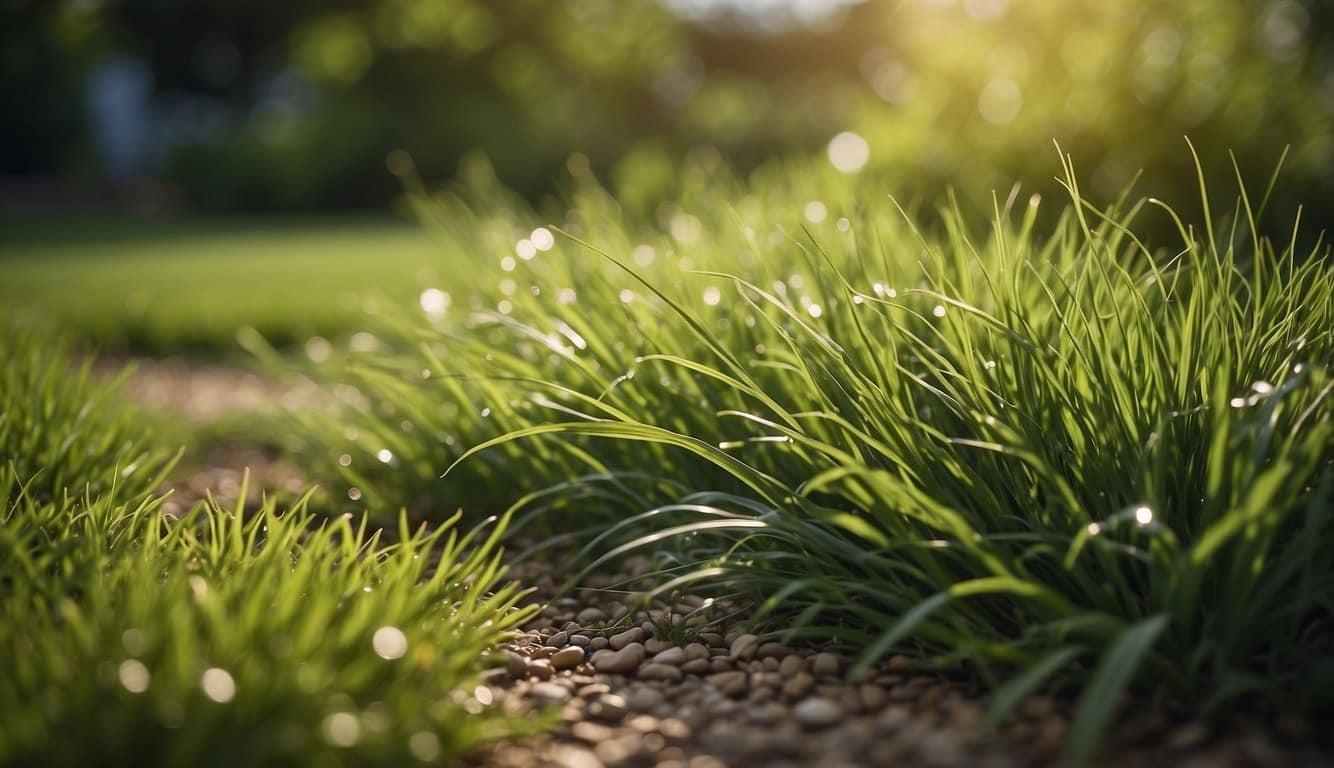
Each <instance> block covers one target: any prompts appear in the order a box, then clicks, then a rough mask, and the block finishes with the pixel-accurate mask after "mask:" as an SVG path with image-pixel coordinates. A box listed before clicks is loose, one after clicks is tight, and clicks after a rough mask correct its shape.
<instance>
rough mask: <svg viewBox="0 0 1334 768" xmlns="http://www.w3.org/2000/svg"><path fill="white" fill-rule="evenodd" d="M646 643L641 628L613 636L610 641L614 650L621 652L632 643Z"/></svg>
mask: <svg viewBox="0 0 1334 768" xmlns="http://www.w3.org/2000/svg"><path fill="white" fill-rule="evenodd" d="M643 641H644V630H642V629H640V628H639V627H631V628H630V629H627V630H625V631H624V632H618V633H617V634H614V635H612V636H611V638H610V640H609V641H608V642H609V644H610V645H611V647H612V648H613V649H614V650H617V651H619V650H621V649H622V648H624V647H625V646H627V645H629V644H630V643H642V642H643Z"/></svg>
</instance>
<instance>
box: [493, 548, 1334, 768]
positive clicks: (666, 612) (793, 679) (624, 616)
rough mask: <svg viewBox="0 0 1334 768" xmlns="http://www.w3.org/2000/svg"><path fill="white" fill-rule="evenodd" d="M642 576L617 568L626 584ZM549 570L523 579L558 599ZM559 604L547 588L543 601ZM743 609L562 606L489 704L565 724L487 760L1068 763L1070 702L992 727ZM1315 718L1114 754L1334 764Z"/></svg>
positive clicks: (701, 764) (1152, 735)
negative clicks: (776, 637)
mask: <svg viewBox="0 0 1334 768" xmlns="http://www.w3.org/2000/svg"><path fill="white" fill-rule="evenodd" d="M643 567H644V566H643V564H642V563H640V564H637V567H634V568H632V569H631V572H630V573H627V574H620V575H616V576H610V577H604V578H603V579H601V580H599V583H600V584H603V585H610V584H616V583H623V582H624V581H625V579H626V578H627V577H629V576H630V575H632V574H633V573H635V572H642V570H643ZM544 571H549V567H548V566H545V565H543V566H534V565H528V564H521V565H520V566H519V567H518V568H517V569H516V571H515V575H516V577H518V578H519V579H520V580H521V581H523V582H525V583H528V584H534V585H536V586H537V589H538V595H539V596H541V595H542V593H543V592H547V593H548V594H550V592H551V590H553V588H554V584H555V582H554V580H553V578H552V575H551V574H550V573H549V572H544ZM539 600H542V601H543V602H546V598H541V597H539ZM733 611H734V608H733V607H732V606H728V605H725V604H713V603H710V602H709V601H708V600H706V599H704V598H702V597H700V596H698V595H685V596H682V597H680V598H679V599H677V600H676V602H674V603H673V604H671V605H668V604H666V603H664V602H662V601H655V602H653V603H650V604H648V605H647V606H645V605H644V604H643V603H642V602H641V601H640V600H638V599H636V598H634V597H628V596H626V595H624V594H623V593H617V592H613V591H611V590H592V589H589V590H583V591H581V592H580V593H578V594H577V595H576V596H571V597H563V598H556V599H554V600H550V601H549V602H546V604H545V607H544V608H543V609H542V612H541V614H540V616H539V617H538V618H537V619H536V620H534V621H533V622H531V623H530V624H529V625H528V626H527V627H526V628H525V631H524V632H523V634H521V635H519V636H518V637H516V638H515V639H514V641H513V642H511V643H509V644H508V645H507V646H506V647H505V648H504V649H503V651H502V653H503V654H504V665H503V668H501V669H498V670H497V671H496V673H495V674H494V675H493V677H492V678H491V679H490V680H488V683H487V685H485V686H483V687H482V688H479V690H478V691H477V693H476V695H477V696H478V698H479V699H486V700H489V701H496V702H499V703H500V704H501V705H502V706H505V707H508V708H510V709H513V710H518V711H531V712H538V711H544V710H545V711H552V710H554V711H556V712H557V713H558V717H559V725H558V726H557V728H556V729H555V730H554V731H553V732H552V733H550V734H547V735H544V736H541V737H538V738H534V739H529V740H526V741H521V742H513V743H502V744H499V745H495V746H493V747H490V748H488V749H487V750H485V751H483V752H482V753H480V754H478V755H477V756H476V757H475V759H474V761H473V764H474V765H479V766H483V765H484V766H497V767H498V768H530V767H531V766H561V767H564V768H599V767H600V766H609V767H614V766H654V767H655V768H716V767H718V766H819V767H820V768H843V767H844V766H847V767H849V768H850V767H852V766H887V767H888V766H940V767H944V766H994V767H996V768H1001V767H1003V766H1052V765H1061V764H1062V760H1061V749H1062V746H1063V744H1064V740H1065V738H1066V735H1067V733H1068V729H1069V724H1070V723H1069V717H1068V716H1069V714H1070V709H1071V707H1070V705H1069V704H1068V703H1066V702H1062V701H1058V700H1055V699H1052V698H1049V697H1045V696H1035V697H1032V698H1030V699H1029V700H1027V701H1025V702H1024V703H1023V704H1021V705H1020V707H1019V708H1018V711H1017V713H1016V714H1015V715H1014V716H1013V717H1011V718H1010V720H1009V721H1008V722H1007V723H1005V724H1004V725H1003V726H1002V727H1000V728H998V729H991V728H989V727H988V726H987V724H986V722H985V712H986V700H985V697H984V696H983V692H982V691H981V690H980V689H979V688H978V687H977V686H975V685H971V684H968V683H966V682H960V681H957V680H950V679H948V678H945V677H941V676H939V675H935V674H931V673H929V672H918V671H915V670H914V668H913V664H912V663H911V661H910V660H909V659H907V658H906V657H903V656H893V657H891V658H889V659H888V660H887V661H886V662H884V663H883V664H880V665H878V666H877V667H875V668H873V669H871V670H870V671H869V672H867V673H864V674H862V675H861V676H857V677H855V678H854V676H852V675H851V674H850V670H849V666H850V659H848V658H847V657H845V656H843V655H841V654H839V653H835V652H830V651H820V650H817V649H811V648H789V647H786V646H784V645H781V644H779V643H776V642H772V641H769V640H766V639H765V638H759V637H756V636H755V635H751V634H746V633H744V632H742V631H740V630H738V629H735V628H732V627H729V626H728V625H726V624H721V625H720V624H719V623H717V622H715V621H714V620H715V619H717V618H718V617H725V616H729V615H730V614H731V613H732V612H733ZM1311 744H1312V735H1311V734H1310V733H1307V732H1306V731H1305V730H1304V729H1303V728H1302V727H1301V726H1300V725H1296V724H1292V723H1281V724H1279V726H1278V727H1271V728H1261V727H1259V726H1258V725H1256V724H1254V723H1247V722H1240V723H1233V724H1215V725H1214V726H1212V727H1211V726H1208V725H1205V724H1201V723H1186V724H1176V725H1169V724H1168V723H1166V722H1165V721H1163V720H1161V719H1154V718H1148V717H1138V718H1135V717H1132V718H1129V719H1128V721H1127V722H1126V723H1125V724H1124V725H1123V727H1122V728H1121V729H1120V730H1119V731H1118V732H1117V733H1116V734H1115V735H1114V736H1113V738H1112V746H1111V747H1110V748H1109V749H1108V750H1107V754H1108V756H1107V757H1106V758H1104V760H1103V761H1102V763H1101V764H1102V765H1108V766H1112V765H1148V766H1161V765H1185V766H1191V767H1192V768H1204V767H1205V766H1224V767H1232V766H1237V767H1240V766H1323V765H1331V759H1330V755H1329V753H1328V752H1324V753H1321V752H1319V751H1317V750H1316V749H1315V748H1314V747H1312V746H1311Z"/></svg>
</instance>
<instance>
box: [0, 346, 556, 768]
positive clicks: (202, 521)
mask: <svg viewBox="0 0 1334 768" xmlns="http://www.w3.org/2000/svg"><path fill="white" fill-rule="evenodd" d="M0 340H3V351H4V353H5V355H4V359H5V364H4V366H3V374H2V375H3V376H4V387H3V390H2V392H3V394H2V395H0V397H3V400H2V401H0V425H2V426H3V429H0V437H3V441H2V442H0V445H2V446H3V448H4V451H5V458H6V463H5V465H3V466H0V615H3V616H5V617H6V620H5V621H4V622H3V623H0V712H4V713H5V716H4V717H3V718H0V764H4V765H52V766H83V765H125V766H129V765H144V764H148V765H219V766H223V765H228V766H230V765H292V764H297V763H299V764H312V765H316V764H326V763H327V764H332V765H343V764H376V765H379V764H413V763H435V762H441V761H444V762H448V761H450V760H452V759H457V758H459V757H461V756H463V755H465V754H466V753H467V752H468V751H469V750H470V749H472V748H473V747H475V746H476V745H478V744H481V743H483V742H485V741H488V740H492V739H496V738H499V737H501V736H506V735H514V734H521V733H528V732H532V731H533V730H534V729H536V728H540V727H542V726H543V725H544V724H545V722H546V720H545V719H544V718H540V717H539V718H531V717H521V716H519V715H517V714H514V713H508V712H502V711H500V710H499V708H498V707H495V706H490V705H491V701H490V697H489V696H487V695H485V694H479V695H474V690H480V689H477V688H475V686H477V685H478V684H479V683H480V681H481V676H482V674H483V672H484V671H485V670H486V668H487V667H488V666H490V665H491V663H492V660H493V657H492V656H491V655H490V654H491V651H492V650H493V649H494V648H495V646H496V644H497V643H498V641H499V640H500V639H501V638H502V637H503V636H505V634H506V633H507V632H508V631H510V630H512V629H513V628H515V627H517V626H518V625H519V624H520V623H521V622H523V621H524V620H526V619H527V618H528V617H530V616H531V615H532V611H533V610H534V609H533V608H519V607H517V604H518V600H519V599H520V597H521V596H522V592H521V591H520V589H519V587H518V586H517V585H514V584H512V583H507V582H505V581H504V580H503V579H504V575H505V568H504V567H503V566H502V564H501V562H500V553H499V550H498V548H497V547H498V543H499V540H500V537H501V535H502V533H503V531H504V528H505V524H504V523H503V522H502V523H500V524H495V521H492V524H491V525H490V526H485V527H484V526H478V527H475V528H471V529H467V530H465V529H463V528H461V527H460V526H459V525H458V524H457V523H458V518H457V517H455V518H452V519H449V520H445V521H443V522H441V523H440V524H438V525H435V526H433V527H431V528H430V529H429V530H428V529H427V528H425V527H423V528H421V529H418V530H413V529H411V528H410V527H409V525H408V523H407V521H406V519H405V518H404V519H400V521H399V525H398V528H397V529H396V531H395V532H394V533H392V534H391V535H386V534H384V533H382V532H372V531H371V530H370V529H369V528H368V525H367V523H366V521H365V520H364V519H362V520H357V519H354V518H352V517H351V516H343V517H339V518H335V519H326V518H324V517H321V516H318V515H316V514H314V513H313V512H311V511H310V510H308V509H307V506H306V501H307V500H306V498H302V499H301V500H299V501H297V502H296V503H294V504H293V505H292V506H291V507H290V508H289V509H285V510H280V509H279V508H278V507H277V505H276V504H275V503H274V502H273V501H272V500H267V501H265V502H264V503H263V504H262V505H261V506H260V508H259V509H251V510H246V509H243V508H241V507H239V506H238V507H237V508H235V509H224V508H223V507H221V506H220V505H219V504H217V503H214V502H212V501H209V502H206V503H202V504H200V505H198V506H197V507H195V508H194V509H193V510H191V511H190V512H189V513H187V514H186V515H185V516H183V517H181V518H180V519H175V518H172V517H170V516H167V515H164V514H163V513H162V511H161V508H162V502H163V500H164V497H162V496H159V495H157V494H156V492H155V489H156V486H157V483H156V481H153V482H143V481H142V480H141V474H140V472H139V471H135V472H127V471H126V468H127V466H129V464H130V463H136V462H137V463H139V464H140V466H143V465H144V462H145V461H146V460H145V459H144V458H142V457H145V456H155V455H156V454H155V452H154V451H153V450H152V449H151V448H145V447H144V444H145V443H144V442H143V436H142V435H140V434H137V433H135V431H134V421H133V420H132V418H131V416H130V414H129V413H128V412H126V411H125V410H124V409H123V407H121V406H120V405H119V404H118V403H117V402H116V401H115V399H114V392H113V385H112V384H109V383H101V384H94V383H92V382H90V381H89V380H88V378H87V376H86V372H79V373H76V374H73V375H71V374H70V368H69V366H70V361H69V360H68V359H67V358H66V357H65V356H64V355H63V354H62V352H61V350H62V346H61V345H60V344H55V343H52V342H51V341H50V339H47V338H46V337H44V336H37V335H32V334H29V333H26V332H24V331H22V330H21V329H13V328H11V329H9V330H7V331H6V333H5V334H3V335H0ZM127 462H128V463H127ZM245 496H246V494H245V492H244V489H242V491H241V493H240V497H241V498H244V497H245Z"/></svg>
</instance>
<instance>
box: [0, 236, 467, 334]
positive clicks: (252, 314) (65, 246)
mask: <svg viewBox="0 0 1334 768" xmlns="http://www.w3.org/2000/svg"><path fill="white" fill-rule="evenodd" d="M0 230H3V232H4V234H3V235H0V306H3V307H4V308H5V309H6V311H7V312H21V313H24V314H29V315H36V316H40V317H42V318H44V319H45V320H47V321H48V322H50V323H53V324H58V325H60V326H62V327H64V328H65V329H67V330H68V331H70V332H71V333H73V334H75V335H77V336H78V337H80V339H81V340H90V341H93V342H96V343H98V344H100V345H101V346H104V347H117V348H123V349H130V350H134V351H147V352H153V353H180V352H195V353H205V354H217V353H218V352H219V351H227V350H235V336H236V332H237V330H238V329H240V328H242V327H247V326H249V327H254V328H257V329H258V330H259V331H260V332H262V333H264V334H265V335H266V337H268V338H271V339H273V340H274V341H276V342H278V343H280V344H287V343H291V342H295V341H305V340H307V339H308V338H309V337H311V336H345V335H347V334H348V333H350V332H352V331H355V330H356V327H357V324H358V323H359V320H360V316H361V313H362V311H363V309H364V303H365V301H366V300H367V299H368V298H369V297H374V296H377V295H381V294H382V295H386V296H389V297H391V298H393V299H397V300H411V299H412V298H414V297H415V296H416V295H417V291H418V290H419V289H418V287H417V286H418V285H419V284H420V283H422V282H430V281H432V280H434V279H436V276H437V275H438V274H439V273H440V272H442V271H444V270H445V269H447V268H448V267H449V264H448V263H447V261H446V260H445V259H444V258H443V257H442V254H441V250H440V247H439V241H437V240H435V239H434V238H433V237H432V236H431V235H430V234H428V233H427V232H425V231H423V230H422V229H421V228H420V227H416V226H413V225H410V224H407V223H403V222H394V221H392V220H388V219H370V218H364V217H363V218H357V217H352V218H350V219H327V218H309V219H301V218H292V219H277V220H272V219H226V218H224V219H209V218H182V219H164V220H155V219H128V218H112V217H105V216H101V217H99V216H74V217H70V216H63V217H62V216H38V217H31V218H18V217H13V216H11V217H6V218H4V219H0Z"/></svg>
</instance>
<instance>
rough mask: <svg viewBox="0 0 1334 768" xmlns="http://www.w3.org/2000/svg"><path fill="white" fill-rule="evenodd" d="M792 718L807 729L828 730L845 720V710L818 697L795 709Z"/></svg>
mask: <svg viewBox="0 0 1334 768" xmlns="http://www.w3.org/2000/svg"><path fill="white" fill-rule="evenodd" d="M792 716H793V717H795V718H796V719H797V722H799V723H801V724H802V725H804V726H806V727H807V728H828V727H829V726H831V725H833V724H834V723H837V722H838V721H840V720H842V719H843V710H842V709H841V708H839V706H838V705H837V704H835V703H834V702H832V701H829V700H828V699H822V698H820V697H818V696H817V697H812V698H809V699H805V700H803V701H802V702H800V703H799V704H797V706H795V707H793V708H792Z"/></svg>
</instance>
